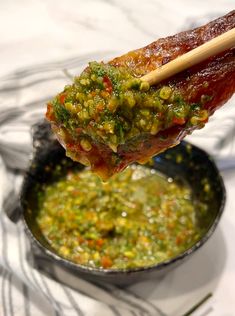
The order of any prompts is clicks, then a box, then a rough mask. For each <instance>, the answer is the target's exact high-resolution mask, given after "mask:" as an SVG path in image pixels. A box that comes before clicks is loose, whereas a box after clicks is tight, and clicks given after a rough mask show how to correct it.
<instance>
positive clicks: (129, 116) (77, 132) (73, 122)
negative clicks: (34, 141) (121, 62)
mask: <svg viewBox="0 0 235 316" xmlns="http://www.w3.org/2000/svg"><path fill="white" fill-rule="evenodd" d="M204 103H205V102H204V101H203V100H202V102H201V103H197V104H190V103H188V102H187V101H185V98H184V97H183V96H182V95H181V93H180V91H179V90H177V88H176V87H174V86H166V85H158V86H157V87H150V86H149V84H148V83H147V82H143V81H142V80H141V79H139V78H137V77H135V76H134V75H133V74H132V73H131V71H130V69H128V68H125V67H114V66H112V65H109V64H103V63H97V62H91V63H89V67H87V69H86V70H85V71H83V72H82V74H81V75H80V76H78V77H75V79H74V82H73V84H71V85H68V86H66V87H65V88H64V91H63V92H61V93H60V94H58V95H57V96H56V97H55V98H54V99H53V100H52V101H51V102H49V104H48V111H47V118H48V119H49V120H50V121H52V122H53V123H54V124H55V125H56V126H57V133H58V134H59V135H60V136H59V137H60V138H61V139H62V140H63V142H64V143H67V142H69V139H71V138H72V139H76V140H77V142H78V143H79V144H80V146H81V149H82V150H84V151H86V152H89V151H90V150H91V149H92V148H93V146H95V145H96V144H97V143H101V144H102V143H103V144H105V145H107V146H109V148H111V149H112V151H113V152H117V148H118V146H119V145H122V144H125V143H126V142H127V141H128V140H130V139H132V138H133V137H138V136H139V135H142V134H145V133H147V134H149V135H153V136H154V135H156V134H157V133H158V132H159V131H162V130H166V129H167V128H170V127H173V126H179V125H180V126H185V127H187V128H190V127H191V126H200V125H202V126H203V125H204V124H205V122H206V121H207V119H208V111H207V110H206V109H204V106H203V105H204ZM67 150H68V152H69V150H70V149H69V146H68V147H67Z"/></svg>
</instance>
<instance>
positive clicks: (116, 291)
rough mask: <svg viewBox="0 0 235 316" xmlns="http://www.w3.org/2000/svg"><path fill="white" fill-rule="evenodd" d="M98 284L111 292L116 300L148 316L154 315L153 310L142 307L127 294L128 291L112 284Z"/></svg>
mask: <svg viewBox="0 0 235 316" xmlns="http://www.w3.org/2000/svg"><path fill="white" fill-rule="evenodd" d="M98 286H99V287H101V288H102V289H103V290H105V291H107V292H109V293H110V292H111V293H112V295H113V296H115V297H116V298H117V299H118V300H120V301H122V302H125V303H127V304H128V305H130V306H131V307H133V308H135V309H137V310H139V311H140V312H144V313H146V314H147V315H148V316H152V315H154V316H156V314H152V312H153V311H152V309H151V311H149V310H148V307H147V308H146V307H143V306H142V305H141V304H139V303H138V302H136V300H135V298H133V297H131V296H130V295H128V293H127V292H126V291H125V290H121V289H120V288H118V287H115V286H112V285H104V284H102V285H101V284H99V285H98ZM133 299H134V302H133Z"/></svg>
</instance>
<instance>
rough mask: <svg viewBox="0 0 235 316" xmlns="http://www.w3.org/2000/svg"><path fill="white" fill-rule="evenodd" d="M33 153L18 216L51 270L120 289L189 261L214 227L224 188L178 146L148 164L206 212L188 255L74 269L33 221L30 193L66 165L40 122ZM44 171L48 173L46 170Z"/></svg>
mask: <svg viewBox="0 0 235 316" xmlns="http://www.w3.org/2000/svg"><path fill="white" fill-rule="evenodd" d="M34 148H35V150H34V151H35V152H34V156H33V159H32V162H31V164H30V166H29V169H28V171H27V173H26V175H25V179H24V182H23V185H22V190H21V206H22V212H23V214H22V215H23V221H24V224H25V227H26V232H27V233H28V235H29V237H30V239H31V241H32V242H33V244H34V245H35V244H36V245H37V246H38V247H39V248H40V249H41V251H42V252H43V253H44V255H45V256H46V257H47V258H48V259H49V260H50V261H51V262H53V264H56V265H59V266H60V267H61V266H62V267H63V268H65V269H68V270H69V271H70V272H73V273H74V274H76V275H79V276H81V277H83V278H85V279H89V280H92V281H95V282H103V281H107V282H112V283H115V284H122V285H124V284H125V285H126V284H130V283H132V282H136V281H140V280H142V279H147V278H152V277H153V276H160V275H162V274H165V273H166V272H167V271H168V270H169V269H171V268H173V267H175V266H176V265H178V264H179V263H181V262H183V261H184V260H185V259H186V258H188V257H190V256H191V255H192V254H193V253H194V252H195V251H196V250H198V249H199V248H200V247H201V246H202V245H203V244H204V243H205V242H206V241H207V240H208V238H209V237H210V236H211V234H212V233H213V232H214V230H215V228H216V226H217V225H218V222H219V219H220V217H221V214H222V212H223V209H224V203H225V188H224V184H223V180H222V178H221V176H220V174H219V172H218V169H217V168H216V166H215V164H214V162H213V161H212V159H211V158H210V157H209V156H208V154H207V153H205V152H204V151H202V150H201V149H199V148H197V147H195V146H192V145H190V144H188V143H186V142H181V144H180V145H178V146H176V147H174V148H172V149H169V150H167V151H166V152H164V153H162V154H160V155H158V156H156V157H155V158H154V166H153V167H154V168H156V169H157V170H159V171H160V172H162V173H163V174H165V175H167V176H170V177H173V178H175V177H177V178H180V179H181V180H183V181H186V182H187V183H188V184H189V185H190V186H191V188H192V191H193V194H194V197H195V198H197V199H199V200H200V201H203V202H204V203H206V204H207V205H208V206H209V208H208V216H206V219H205V218H204V219H203V221H202V223H201V225H204V227H206V233H205V234H204V236H203V237H202V238H201V239H200V240H199V241H198V242H197V243H196V244H195V245H193V246H192V247H191V248H190V249H188V250H186V251H185V252H183V253H181V254H179V255H178V256H177V257H175V258H173V259H170V260H167V261H165V262H163V263H159V264H156V265H155V266H152V267H143V268H134V269H128V270H126V271H121V270H108V269H107V270H104V269H98V268H91V267H86V266H82V265H79V264H75V263H73V262H71V261H69V260H66V259H64V258H62V257H60V256H59V255H58V254H57V253H56V252H55V251H54V250H53V249H52V248H51V247H50V245H49V244H48V242H47V241H46V239H45V238H44V237H43V235H42V233H41V231H40V229H39V227H38V226H37V224H36V220H35V218H36V216H37V212H38V206H37V202H36V201H37V199H36V196H35V194H36V193H35V192H36V189H37V188H38V187H39V186H40V185H42V184H43V183H45V182H47V181H50V177H51V171H50V170H53V166H55V165H56V164H59V163H60V162H61V161H62V160H64V159H68V160H69V158H66V157H65V152H64V149H63V148H62V147H61V146H60V144H59V143H58V142H57V141H56V140H55V139H54V137H53V135H52V134H51V132H50V127H49V126H48V124H47V123H45V122H44V123H42V124H39V125H38V126H37V127H36V128H35V130H34ZM69 164H70V166H71V165H74V167H76V168H81V169H82V168H83V167H82V165H79V164H78V163H73V162H72V161H71V160H70V163H69ZM48 166H49V167H51V168H48ZM45 167H47V168H45ZM205 178H206V179H207V181H208V183H209V185H210V187H211V194H209V195H206V194H205V193H204V190H203V187H204V183H203V179H205ZM30 210H31V211H30Z"/></svg>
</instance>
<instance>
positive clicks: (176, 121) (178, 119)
mask: <svg viewBox="0 0 235 316" xmlns="http://www.w3.org/2000/svg"><path fill="white" fill-rule="evenodd" d="M185 122H186V120H185V118H183V117H174V118H173V123H174V124H177V125H184V123H185Z"/></svg>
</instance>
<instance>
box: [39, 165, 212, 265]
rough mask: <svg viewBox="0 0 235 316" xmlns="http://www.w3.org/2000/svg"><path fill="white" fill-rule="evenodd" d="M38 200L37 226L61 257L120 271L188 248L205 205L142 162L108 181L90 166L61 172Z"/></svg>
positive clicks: (196, 234)
mask: <svg viewBox="0 0 235 316" xmlns="http://www.w3.org/2000/svg"><path fill="white" fill-rule="evenodd" d="M56 172H57V173H58V172H59V167H58V168H57V169H56V170H55V173H56ZM38 204H39V212H38V216H37V223H38V226H39V228H40V230H41V231H42V233H43V235H44V236H45V238H46V240H47V241H48V243H49V244H50V245H51V247H52V248H53V249H54V250H55V251H56V252H57V253H58V254H59V255H60V256H62V257H64V258H66V259H68V260H71V261H72V262H75V263H78V264H81V265H85V266H90V267H97V268H104V269H121V270H122V269H128V268H133V267H134V268H139V267H144V266H152V265H155V264H157V263H160V262H163V261H166V260H168V259H170V258H172V257H175V256H177V255H178V254H179V253H182V252H183V251H185V250H186V249H188V248H190V247H191V246H192V245H193V244H195V243H196V242H197V241H198V240H199V239H200V237H201V235H202V234H203V232H204V228H202V227H201V226H200V224H199V222H198V218H200V215H201V214H204V213H205V212H206V210H207V208H206V205H205V204H203V203H200V202H198V201H196V200H194V199H193V198H192V192H191V190H190V188H189V186H187V185H186V184H182V183H179V182H177V181H174V180H173V179H171V178H166V177H165V176H163V175H162V174H160V173H158V172H156V171H155V170H154V169H151V168H149V167H145V166H140V165H132V166H130V167H128V168H127V169H126V170H125V171H123V172H122V173H120V174H116V175H114V176H113V177H112V178H111V179H110V180H109V181H108V182H106V183H104V182H102V181H101V180H100V178H98V177H97V176H96V175H94V174H93V173H91V171H90V170H88V169H83V170H82V171H81V170H80V171H79V170H72V171H69V172H68V173H67V174H65V175H64V174H61V175H60V176H59V178H58V177H57V180H56V181H52V182H51V183H49V184H45V185H44V186H43V188H42V189H41V190H40V191H39V192H38Z"/></svg>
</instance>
